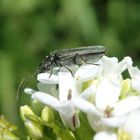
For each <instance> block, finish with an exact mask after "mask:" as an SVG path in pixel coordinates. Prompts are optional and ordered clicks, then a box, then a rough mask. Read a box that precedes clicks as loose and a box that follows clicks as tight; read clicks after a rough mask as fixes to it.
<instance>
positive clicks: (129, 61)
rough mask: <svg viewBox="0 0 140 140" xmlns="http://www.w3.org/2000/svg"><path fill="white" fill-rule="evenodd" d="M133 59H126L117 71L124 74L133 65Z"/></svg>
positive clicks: (120, 63)
mask: <svg viewBox="0 0 140 140" xmlns="http://www.w3.org/2000/svg"><path fill="white" fill-rule="evenodd" d="M132 63H133V62H132V59H131V57H125V58H124V59H123V60H122V61H121V62H119V64H118V67H117V71H118V72H119V71H120V72H121V73H122V72H123V71H125V70H126V69H127V68H128V67H130V66H131V65H132Z"/></svg>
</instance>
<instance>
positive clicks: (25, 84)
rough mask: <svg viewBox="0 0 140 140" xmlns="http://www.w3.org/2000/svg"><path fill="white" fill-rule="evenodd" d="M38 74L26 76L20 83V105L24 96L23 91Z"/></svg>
mask: <svg viewBox="0 0 140 140" xmlns="http://www.w3.org/2000/svg"><path fill="white" fill-rule="evenodd" d="M36 74H38V71H37V72H34V73H33V74H28V75H27V76H25V77H24V78H23V79H22V80H21V82H20V83H19V86H18V89H17V95H16V98H17V101H18V102H19V104H20V100H21V96H22V90H23V89H24V88H25V87H26V86H27V85H28V84H29V82H30V80H31V79H32V78H33V77H34V76H35V75H36Z"/></svg>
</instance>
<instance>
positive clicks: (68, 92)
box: [59, 72, 77, 103]
mask: <svg viewBox="0 0 140 140" xmlns="http://www.w3.org/2000/svg"><path fill="white" fill-rule="evenodd" d="M76 95H77V89H76V80H75V79H74V78H73V76H72V75H71V73H70V72H59V100H60V102H61V103H62V102H67V101H69V100H71V99H72V98H73V97H74V96H76Z"/></svg>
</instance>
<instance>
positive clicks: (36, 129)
mask: <svg viewBox="0 0 140 140" xmlns="http://www.w3.org/2000/svg"><path fill="white" fill-rule="evenodd" d="M25 127H26V129H27V131H28V133H29V136H30V137H31V138H34V139H40V138H42V137H43V129H42V127H41V126H40V125H39V124H37V123H34V122H32V121H26V122H25Z"/></svg>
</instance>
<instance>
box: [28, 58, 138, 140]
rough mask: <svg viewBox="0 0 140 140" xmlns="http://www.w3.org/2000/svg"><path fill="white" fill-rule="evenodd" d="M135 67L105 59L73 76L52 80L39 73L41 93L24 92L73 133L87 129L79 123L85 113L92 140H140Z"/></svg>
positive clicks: (62, 73) (66, 74) (129, 62)
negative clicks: (49, 109) (80, 115)
mask: <svg viewBox="0 0 140 140" xmlns="http://www.w3.org/2000/svg"><path fill="white" fill-rule="evenodd" d="M132 64H133V62H132V60H131V58H130V57H125V58H124V59H123V60H122V61H120V62H118V59H117V58H116V57H112V58H109V57H107V56H103V57H102V58H101V59H100V60H99V62H97V64H95V65H92V64H86V65H83V66H81V67H80V68H78V69H77V70H76V71H75V74H74V76H72V74H71V73H70V72H69V71H59V72H58V75H55V74H52V75H51V77H50V74H49V73H47V72H46V73H40V74H38V75H37V80H38V81H39V83H38V85H37V87H38V91H35V90H33V89H30V88H27V89H25V92H26V93H28V94H31V97H32V99H33V100H37V101H39V102H41V103H43V104H44V105H47V106H49V107H51V108H53V109H54V110H55V111H57V112H58V113H59V115H60V118H61V120H62V122H63V124H64V125H65V126H67V127H69V128H70V129H71V130H72V131H74V130H76V129H78V128H79V127H84V126H80V123H82V122H80V119H79V113H80V112H84V113H85V114H86V116H87V120H88V123H89V125H90V127H91V128H92V129H93V131H94V132H93V140H103V139H104V140H139V139H140V124H139V123H138V121H139V118H140V85H139V84H140V70H139V69H138V68H137V67H134V66H133V65H132ZM126 77H127V78H126ZM86 133H88V132H86ZM81 135H82V134H81Z"/></svg>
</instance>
